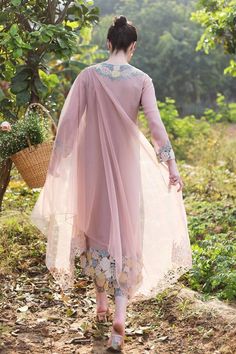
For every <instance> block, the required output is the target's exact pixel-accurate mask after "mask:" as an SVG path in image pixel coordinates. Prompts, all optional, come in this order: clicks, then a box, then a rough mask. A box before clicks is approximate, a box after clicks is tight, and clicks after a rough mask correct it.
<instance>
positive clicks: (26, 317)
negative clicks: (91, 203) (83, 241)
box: [0, 267, 236, 354]
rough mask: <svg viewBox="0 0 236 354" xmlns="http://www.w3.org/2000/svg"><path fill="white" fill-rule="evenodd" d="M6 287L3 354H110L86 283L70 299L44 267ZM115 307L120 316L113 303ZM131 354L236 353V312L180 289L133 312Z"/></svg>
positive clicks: (0, 321)
mask: <svg viewBox="0 0 236 354" xmlns="http://www.w3.org/2000/svg"><path fill="white" fill-rule="evenodd" d="M0 281H1V313H0V333H1V339H0V352H1V353H2V354H10V353H11V354H12V353H24V354H28V353H33V354H37V353H40V354H44V353H45V354H46V353H47V354H59V353H63V354H67V353H68V354H69V353H70V354H73V353H76V354H87V353H96V354H102V353H108V351H107V350H106V344H107V340H108V337H109V334H110V327H111V322H108V323H105V324H100V323H97V322H96V320H95V309H96V303H95V293H94V289H93V286H92V284H91V283H89V282H88V281H87V280H86V279H84V278H83V277H80V278H78V280H77V282H76V286H75V288H74V291H73V292H72V293H71V294H66V295H63V296H62V294H61V293H60V292H59V289H58V288H57V286H56V285H55V284H54V283H53V282H52V279H51V277H50V275H49V274H48V273H47V272H44V271H43V272H41V271H40V270H39V269H38V267H37V268H35V269H33V268H32V269H30V271H28V273H27V275H26V274H21V275H19V276H18V277H17V276H16V275H12V276H4V277H3V276H2V279H0ZM110 306H111V309H112V311H114V303H113V301H112V299H111V298H110ZM124 353H132V354H136V353H140V354H146V353H153V354H154V353H155V354H164V353H165V354H168V353H175V354H177V353H179V354H187V353H188V354H203V353H204V354H208V353H214V354H235V353H236V308H235V307H234V306H229V305H225V304H224V303H222V302H220V301H218V300H216V301H208V302H203V301H202V300H201V296H200V294H198V293H195V292H193V291H191V290H189V289H187V288H185V287H184V286H183V285H182V284H181V283H180V282H179V283H176V284H175V285H174V286H173V287H172V288H170V289H167V290H166V291H164V292H163V293H162V294H159V295H157V297H156V298H151V299H143V300H140V301H137V302H133V303H131V304H130V305H129V307H128V313H127V321H126V337H125V349H124Z"/></svg>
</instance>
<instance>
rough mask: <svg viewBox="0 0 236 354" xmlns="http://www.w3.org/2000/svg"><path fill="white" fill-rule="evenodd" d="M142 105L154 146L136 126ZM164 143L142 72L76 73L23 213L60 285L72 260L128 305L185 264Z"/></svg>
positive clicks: (177, 198)
mask: <svg viewBox="0 0 236 354" xmlns="http://www.w3.org/2000/svg"><path fill="white" fill-rule="evenodd" d="M141 106H142V107H143V110H144V113H145V116H146V117H147V120H148V123H149V127H150V131H151V140H152V143H153V145H152V144H151V143H150V142H149V141H148V140H147V139H146V137H145V136H144V135H143V133H142V132H141V131H140V130H139V128H138V124H137V115H138V111H139V108H140V107H141ZM168 144H169V145H168ZM170 146H171V145H170V142H169V139H168V135H167V132H166V129H165V127H164V124H163V122H162V120H161V117H160V114H159V110H158V107H157V103H156V96H155V90H154V86H153V83H152V79H151V77H150V76H149V75H147V74H146V73H145V72H143V71H142V70H140V69H138V68H136V67H134V66H133V65H131V64H121V65H114V64H111V63H107V62H102V63H99V64H94V65H91V66H89V67H87V68H85V69H83V70H82V71H81V72H80V74H79V75H78V76H77V78H76V79H75V81H74V83H73V85H72V87H71V89H70V92H69V94H68V96H67V98H66V100H65V104H64V106H63V109H62V112H61V116H60V119H59V124H58V129H57V135H56V138H55V143H54V147H53V152H52V156H51V159H50V164H49V169H48V173H47V178H46V182H45V184H44V187H43V188H42V190H41V192H40V195H39V198H38V200H37V202H36V204H35V206H34V208H33V210H32V213H31V215H30V218H31V220H32V222H33V223H34V224H35V225H36V226H37V227H38V228H39V230H41V232H42V233H43V234H44V235H45V236H46V237H47V252H46V265H47V267H48V269H49V271H50V272H51V274H52V275H53V276H54V278H55V280H56V282H57V283H58V284H59V285H60V287H61V288H62V289H64V290H66V289H69V288H71V287H72V286H73V281H74V270H75V262H74V259H75V256H79V259H80V265H81V269H82V271H83V272H84V274H87V275H88V276H90V277H91V278H92V279H93V280H96V284H97V285H98V286H100V287H105V288H106V289H107V291H108V292H110V293H113V292H114V288H115V287H119V288H120V289H121V290H122V292H123V293H125V294H126V295H127V296H128V299H129V301H131V300H133V299H137V297H138V296H139V295H141V296H142V295H146V296H154V295H155V294H157V293H158V292H160V291H163V290H164V289H165V288H167V287H169V286H170V285H171V284H173V283H175V282H176V281H177V279H178V278H179V277H180V275H182V274H184V273H185V272H187V271H188V270H189V269H190V268H192V253H191V246H190V240H189V235H188V228H187V218H186V212H185V207H184V202H183V197H182V192H181V191H180V192H177V189H178V185H176V186H174V185H171V186H170V185H169V173H168V166H167V164H166V162H165V161H166V160H167V159H169V158H171V157H172V158H173V156H174V153H173V150H171V149H170Z"/></svg>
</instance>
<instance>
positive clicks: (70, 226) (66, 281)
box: [30, 71, 87, 290]
mask: <svg viewBox="0 0 236 354" xmlns="http://www.w3.org/2000/svg"><path fill="white" fill-rule="evenodd" d="M86 94H87V92H86V71H82V72H81V73H80V74H79V75H78V76H77V78H76V79H75V81H74V83H73V85H72V86H71V89H70V91H69V93H68V95H67V97H66V100H65V102H64V106H63V109H62V111H61V114H60V118H59V123H58V127H57V134H56V138H55V141H54V146H53V151H52V155H51V159H50V162H49V167H48V172H47V176H46V181H45V184H44V186H43V188H42V190H41V192H40V195H39V198H38V200H37V202H36V204H35V205H34V208H33V210H32V212H31V215H30V219H31V221H32V222H33V224H35V226H36V227H37V228H38V229H39V230H40V231H41V232H42V233H43V234H44V235H45V236H46V237H47V250H46V265H47V267H48V269H49V270H50V272H51V273H52V275H53V276H54V278H55V280H56V281H57V283H58V284H59V285H60V287H61V288H62V289H64V290H66V289H68V288H69V287H71V286H72V285H73V279H74V256H75V253H76V251H77V250H78V249H80V250H81V251H83V250H85V249H86V245H85V239H84V236H83V234H81V236H80V237H78V234H77V231H78V228H77V222H78V204H77V194H76V193H77V192H78V191H77V189H74V188H75V186H76V185H77V184H78V167H79V166H78V161H79V158H78V157H79V156H78V153H79V141H80V136H81V134H82V132H83V127H84V124H85V118H86V107H87V101H86Z"/></svg>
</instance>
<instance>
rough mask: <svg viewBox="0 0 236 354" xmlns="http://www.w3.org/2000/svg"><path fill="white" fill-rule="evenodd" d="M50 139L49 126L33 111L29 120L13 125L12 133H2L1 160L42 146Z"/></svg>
mask: <svg viewBox="0 0 236 354" xmlns="http://www.w3.org/2000/svg"><path fill="white" fill-rule="evenodd" d="M47 137H48V130H47V124H46V121H45V120H44V118H43V117H41V115H39V114H38V113H36V112H33V111H31V112H30V113H29V114H28V116H27V118H24V119H19V120H18V121H17V122H16V123H15V124H12V130H11V131H9V132H8V131H0V158H2V159H3V160H4V159H6V158H7V157H10V156H11V155H13V154H15V153H16V152H18V151H20V150H23V149H25V148H27V147H29V143H28V140H27V138H28V139H29V141H30V143H31V144H32V145H37V144H41V143H42V142H43V141H45V140H46V139H47Z"/></svg>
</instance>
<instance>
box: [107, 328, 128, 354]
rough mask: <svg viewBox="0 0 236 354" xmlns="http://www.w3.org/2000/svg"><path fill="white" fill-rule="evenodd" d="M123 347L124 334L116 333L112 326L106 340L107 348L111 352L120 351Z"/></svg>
mask: <svg viewBox="0 0 236 354" xmlns="http://www.w3.org/2000/svg"><path fill="white" fill-rule="evenodd" d="M123 348H124V336H122V335H121V334H118V333H117V332H116V331H115V330H114V327H112V333H111V336H110V338H109V340H108V348H107V349H108V350H110V351H113V352H121V351H122V349H123Z"/></svg>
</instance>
